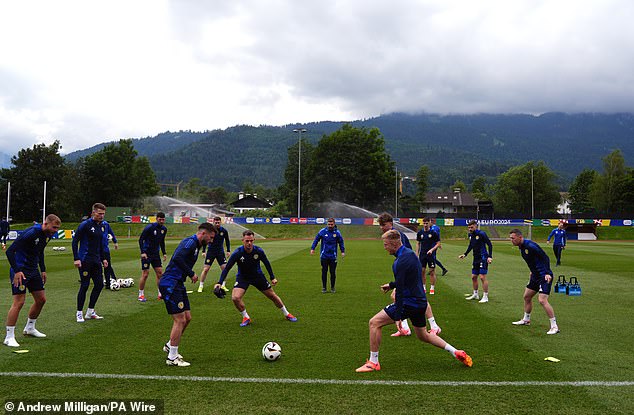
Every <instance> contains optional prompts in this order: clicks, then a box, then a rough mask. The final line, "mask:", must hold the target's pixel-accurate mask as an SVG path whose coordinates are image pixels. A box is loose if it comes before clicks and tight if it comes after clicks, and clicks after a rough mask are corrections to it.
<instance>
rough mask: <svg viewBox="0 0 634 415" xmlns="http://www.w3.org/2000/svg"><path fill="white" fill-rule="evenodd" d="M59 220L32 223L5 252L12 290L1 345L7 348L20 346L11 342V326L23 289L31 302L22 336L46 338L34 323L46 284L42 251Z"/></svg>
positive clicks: (12, 329) (16, 313)
mask: <svg viewBox="0 0 634 415" xmlns="http://www.w3.org/2000/svg"><path fill="white" fill-rule="evenodd" d="M61 223H62V221H61V220H60V219H59V218H58V217H57V216H55V215H48V216H47V217H46V219H45V220H44V224H42V225H40V224H36V225H33V226H31V227H30V228H28V229H27V230H25V231H24V232H22V233H21V234H20V236H18V239H16V240H15V242H13V244H12V245H11V246H10V247H9V249H7V252H6V254H7V259H8V260H9V264H10V265H11V268H10V269H9V278H10V279H11V289H12V291H13V304H12V305H11V308H10V309H9V314H8V315H7V334H6V337H5V338H4V344H6V345H7V346H9V347H20V345H19V344H18V342H17V341H16V340H15V323H17V321H18V316H19V315H20V310H22V306H24V300H25V297H26V289H27V288H28V289H29V292H30V293H31V295H33V300H34V301H35V302H34V303H33V305H32V306H31V308H30V309H29V319H28V320H27V323H26V327H24V331H23V333H24V335H25V336H33V337H46V334H44V333H41V332H39V331H38V330H37V329H36V328H35V322H36V320H37V318H38V316H39V315H40V312H41V311H42V307H44V303H46V295H45V294H44V284H45V283H46V265H45V264H44V248H45V247H46V244H47V243H48V241H49V240H50V239H51V236H53V235H54V234H56V233H57V231H58V230H59V227H60V225H61ZM38 266H39V268H40V272H41V274H40V272H38Z"/></svg>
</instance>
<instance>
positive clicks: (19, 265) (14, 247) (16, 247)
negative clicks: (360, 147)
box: [6, 224, 51, 273]
mask: <svg viewBox="0 0 634 415" xmlns="http://www.w3.org/2000/svg"><path fill="white" fill-rule="evenodd" d="M50 239H51V238H50V237H49V236H48V235H46V233H44V231H43V230H42V225H40V224H36V225H33V226H31V227H30V228H28V229H27V230H25V231H24V232H22V233H21V234H20V236H18V239H16V240H15V241H14V242H13V244H11V246H10V247H9V248H8V249H7V252H6V255H7V259H8V260H9V264H10V265H11V269H13V272H24V273H36V272H37V267H38V266H39V267H40V271H41V272H46V266H45V265H44V247H46V244H47V243H48V241H49V240H50Z"/></svg>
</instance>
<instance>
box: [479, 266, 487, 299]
mask: <svg viewBox="0 0 634 415" xmlns="http://www.w3.org/2000/svg"><path fill="white" fill-rule="evenodd" d="M485 271H486V270H480V272H481V274H480V281H482V299H481V300H480V301H479V302H480V303H488V302H489V280H487V274H482V272H485Z"/></svg>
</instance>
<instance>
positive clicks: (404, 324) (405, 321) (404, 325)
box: [401, 320, 410, 331]
mask: <svg viewBox="0 0 634 415" xmlns="http://www.w3.org/2000/svg"><path fill="white" fill-rule="evenodd" d="M401 328H402V329H403V330H405V331H410V329H409V324H407V320H401Z"/></svg>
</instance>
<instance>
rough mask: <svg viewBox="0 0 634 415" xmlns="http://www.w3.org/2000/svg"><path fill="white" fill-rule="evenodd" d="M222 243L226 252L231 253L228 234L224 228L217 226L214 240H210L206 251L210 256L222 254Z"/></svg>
mask: <svg viewBox="0 0 634 415" xmlns="http://www.w3.org/2000/svg"><path fill="white" fill-rule="evenodd" d="M223 242H224V244H225V245H226V246H227V252H231V242H230V241H229V232H227V230H226V229H225V228H224V227H222V226H219V227H218V232H217V233H216V236H214V239H212V241H211V242H209V244H208V245H207V250H208V251H209V252H211V253H212V254H221V253H223V252H224V251H223V249H222V245H223Z"/></svg>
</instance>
